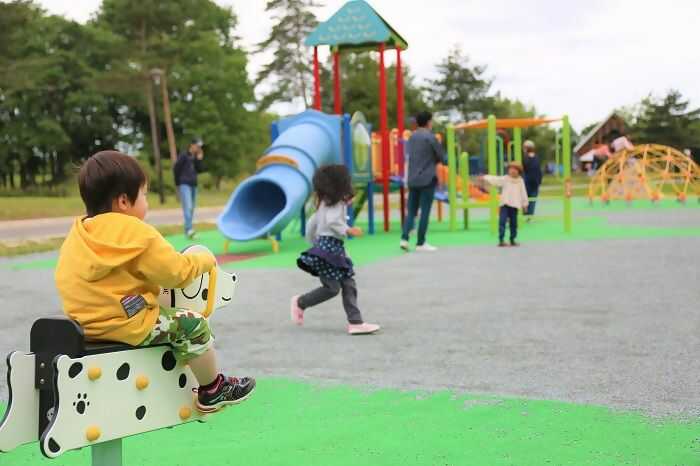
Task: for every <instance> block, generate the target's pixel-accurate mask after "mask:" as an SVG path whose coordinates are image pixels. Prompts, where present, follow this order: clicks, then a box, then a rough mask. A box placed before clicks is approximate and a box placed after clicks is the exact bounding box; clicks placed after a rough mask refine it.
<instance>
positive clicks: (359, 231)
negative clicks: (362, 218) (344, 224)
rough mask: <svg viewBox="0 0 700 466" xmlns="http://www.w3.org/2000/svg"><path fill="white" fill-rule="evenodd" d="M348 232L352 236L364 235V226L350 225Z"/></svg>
mask: <svg viewBox="0 0 700 466" xmlns="http://www.w3.org/2000/svg"><path fill="white" fill-rule="evenodd" d="M348 234H349V235H350V236H362V228H360V227H350V228H348Z"/></svg>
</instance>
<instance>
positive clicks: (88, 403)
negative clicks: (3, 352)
mask: <svg viewBox="0 0 700 466" xmlns="http://www.w3.org/2000/svg"><path fill="white" fill-rule="evenodd" d="M183 252H185V253H188V252H189V253H197V252H209V254H211V252H210V251H209V250H208V249H207V248H205V247H204V246H198V245H196V246H191V247H189V248H187V249H186V250H185V251H183ZM236 281H237V280H236V276H235V275H233V274H230V273H228V272H226V271H224V270H222V269H220V268H219V267H218V266H217V267H215V268H214V269H212V271H211V272H209V273H205V274H204V275H202V276H201V277H200V278H199V280H197V281H195V282H194V283H192V284H191V285H190V286H188V287H187V288H184V289H181V290H172V289H170V290H168V289H164V290H162V291H161V295H160V296H159V301H160V303H161V304H162V305H167V306H171V307H175V308H181V309H188V310H192V311H196V312H200V313H201V314H202V315H204V316H206V317H208V316H210V315H211V313H212V312H213V311H214V310H215V309H217V308H221V307H223V306H225V305H227V304H230V302H231V300H232V299H233V296H234V291H235V285H236ZM7 370H8V374H7V382H8V389H9V392H10V399H9V403H8V407H7V410H6V412H5V416H4V418H3V419H2V421H0V452H2V453H4V452H9V451H11V450H14V449H15V448H17V447H18V446H20V445H24V444H28V443H33V442H37V441H38V442H39V447H40V449H41V452H42V454H43V455H44V456H45V457H47V458H57V457H58V456H60V455H62V454H63V453H65V452H67V451H70V450H76V449H80V448H84V447H91V449H92V464H93V466H121V465H122V438H124V437H128V436H132V435H138V434H141V433H145V432H149V431H153V430H158V429H162V428H166V427H173V426H176V425H179V424H184V423H188V422H192V421H203V420H204V419H205V418H206V416H207V414H206V413H202V412H199V411H198V410H197V409H196V407H195V398H194V396H196V395H193V389H196V388H197V387H198V386H199V384H198V383H197V380H196V379H195V377H194V375H193V374H192V372H191V370H190V368H189V366H187V365H186V364H184V363H182V362H178V361H176V359H175V356H174V355H173V352H172V350H171V348H170V346H169V345H154V346H147V347H133V346H130V345H126V344H122V343H112V342H104V343H90V342H86V341H85V336H84V334H83V330H82V329H81V328H80V326H79V325H78V324H77V323H76V322H74V321H72V320H69V319H67V318H65V317H54V318H42V319H39V320H37V321H36V322H34V325H33V326H32V329H31V334H30V352H29V353H24V352H21V351H14V352H12V353H10V355H9V356H8V357H7ZM2 453H0V458H1V456H2ZM0 462H2V460H0Z"/></svg>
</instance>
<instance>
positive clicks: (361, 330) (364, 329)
mask: <svg viewBox="0 0 700 466" xmlns="http://www.w3.org/2000/svg"><path fill="white" fill-rule="evenodd" d="M380 328H381V327H380V326H379V325H377V324H368V323H367V322H364V323H362V324H348V333H349V334H350V335H369V334H370V333H374V332H376V331H377V330H379V329H380Z"/></svg>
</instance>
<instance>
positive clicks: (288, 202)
mask: <svg viewBox="0 0 700 466" xmlns="http://www.w3.org/2000/svg"><path fill="white" fill-rule="evenodd" d="M273 132H276V133H277V134H278V135H277V137H275V138H274V141H273V142H272V144H271V145H270V147H268V149H267V150H266V151H265V153H264V154H263V156H262V157H261V158H260V159H259V160H258V165H257V166H258V171H257V173H256V174H255V175H253V176H251V177H250V178H248V179H246V180H245V181H243V182H242V183H241V184H240V185H238V187H237V188H236V190H235V191H234V192H233V194H232V195H231V197H230V198H229V200H228V203H227V204H226V207H224V211H223V212H222V213H221V215H220V216H219V218H218V220H217V226H218V227H219V231H221V233H222V234H223V235H224V236H225V237H226V238H228V239H230V240H234V241H249V240H253V239H257V238H263V237H266V236H269V235H275V234H277V233H281V232H282V230H284V228H285V227H286V226H287V225H288V224H289V222H290V221H292V219H294V218H295V217H297V216H298V215H299V214H300V212H301V209H302V208H303V207H304V204H305V203H306V200H307V199H308V198H309V195H310V194H311V192H312V185H311V180H312V178H313V176H314V173H315V172H316V169H317V168H318V167H320V166H322V165H327V164H331V163H342V156H341V137H340V134H341V117H339V116H336V115H326V114H325V113H321V112H317V111H315V110H307V111H305V112H303V113H300V114H298V115H295V116H292V117H288V118H284V119H282V120H280V121H278V122H277V123H276V131H275V130H273Z"/></svg>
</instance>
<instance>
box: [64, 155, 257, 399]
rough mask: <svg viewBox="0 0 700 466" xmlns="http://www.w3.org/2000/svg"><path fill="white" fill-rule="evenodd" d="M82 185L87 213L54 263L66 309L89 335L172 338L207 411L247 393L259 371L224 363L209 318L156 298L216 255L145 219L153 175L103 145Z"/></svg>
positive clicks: (154, 340) (145, 341) (125, 339)
mask: <svg viewBox="0 0 700 466" xmlns="http://www.w3.org/2000/svg"><path fill="white" fill-rule="evenodd" d="M78 185H79V187H80V196H81V197H82V199H83V202H84V203H85V208H86V211H87V215H86V216H85V217H82V218H78V219H76V220H75V222H74V224H73V227H72V228H71V230H70V233H69V234H68V236H67V238H66V240H65V242H64V243H63V246H62V247H61V252H60V255H59V259H58V265H57V267H56V287H57V288H58V292H59V294H60V296H61V300H62V302H63V310H64V312H65V313H66V315H68V317H70V318H71V319H73V320H75V321H76V322H77V323H78V324H79V325H80V326H81V327H82V328H83V330H84V332H85V337H86V339H88V340H91V341H116V342H122V343H126V344H129V345H133V346H145V345H153V344H162V343H168V344H170V345H171V346H172V347H173V351H174V353H175V356H176V358H178V360H180V361H187V363H188V364H189V366H190V368H191V369H192V372H193V373H194V375H195V377H197V381H198V382H199V384H200V387H199V390H198V402H197V407H198V408H199V409H200V410H201V411H204V412H212V411H216V410H217V409H219V408H221V407H223V406H225V405H229V404H235V403H240V402H241V401H243V400H244V399H246V398H247V397H248V396H249V395H250V394H251V393H252V391H253V389H254V388H255V379H253V378H251V377H244V378H241V379H238V378H235V377H225V376H224V375H223V374H222V373H221V372H220V371H219V370H218V366H217V362H216V353H215V352H214V349H213V344H214V337H213V336H212V334H211V329H210V328H209V322H208V321H207V319H205V318H204V317H203V316H202V315H200V314H198V313H196V312H191V311H182V310H176V309H170V308H164V307H161V306H159V304H158V294H159V292H160V288H161V287H164V288H184V287H185V286H187V285H188V284H189V283H191V282H192V281H193V280H194V279H195V278H197V277H199V276H200V275H202V274H203V273H205V272H208V271H209V270H210V269H211V268H212V267H214V265H215V263H216V262H215V259H214V257H213V256H211V255H210V254H181V253H179V252H177V251H176V250H175V249H174V248H173V247H172V246H171V245H170V243H168V242H167V241H166V240H165V239H164V238H163V237H162V236H161V234H160V233H159V232H158V230H156V229H155V228H153V227H152V226H151V225H149V224H147V223H145V222H144V221H143V219H144V217H145V216H146V212H147V210H148V201H147V199H146V192H147V180H146V175H145V174H144V172H143V170H142V169H141V167H140V166H139V164H138V163H137V162H136V160H134V158H133V157H130V156H128V155H126V154H122V153H120V152H116V151H103V152H98V153H97V154H95V155H93V156H92V157H90V158H89V159H88V160H87V161H86V162H85V163H84V164H83V165H82V167H81V168H80V173H79V175H78Z"/></svg>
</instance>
